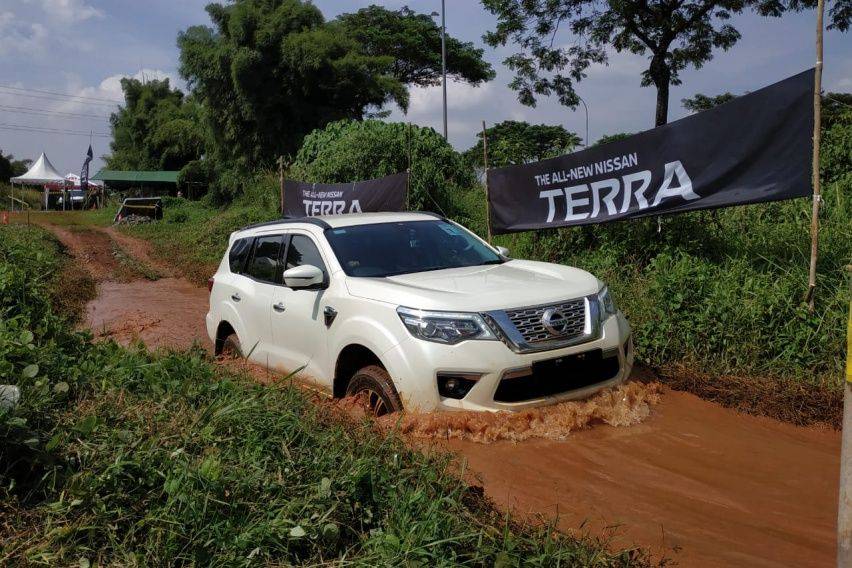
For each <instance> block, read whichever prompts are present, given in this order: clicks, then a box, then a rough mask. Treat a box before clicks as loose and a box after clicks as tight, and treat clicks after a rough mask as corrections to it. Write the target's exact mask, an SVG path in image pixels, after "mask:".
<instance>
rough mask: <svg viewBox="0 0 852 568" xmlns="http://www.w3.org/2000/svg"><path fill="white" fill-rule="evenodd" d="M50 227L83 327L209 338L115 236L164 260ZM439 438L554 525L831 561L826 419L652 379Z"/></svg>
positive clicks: (501, 495)
mask: <svg viewBox="0 0 852 568" xmlns="http://www.w3.org/2000/svg"><path fill="white" fill-rule="evenodd" d="M52 228H53V229H54V231H55V232H56V233H57V235H58V236H59V238H60V239H61V240H62V241H63V243H65V245H66V246H67V247H68V248H69V250H70V251H71V252H72V254H74V255H75V256H77V257H78V258H80V259H81V260H82V261H83V262H84V264H85V265H86V266H87V268H89V270H90V272H91V273H92V274H93V275H94V276H95V278H96V280H97V281H98V298H97V299H96V300H94V301H93V302H91V303H90V304H89V305H88V306H87V323H88V325H89V326H91V327H92V328H93V329H94V330H95V332H96V333H97V332H101V331H103V330H106V335H110V336H112V337H115V338H116V339H117V340H119V341H122V342H127V341H130V340H132V339H134V338H139V339H142V340H143V341H145V342H146V343H148V344H149V345H152V346H165V347H171V346H174V347H185V346H187V345H189V344H191V343H192V342H193V340H196V339H197V340H199V341H202V342H203V344H205V345H207V344H209V340H208V339H207V337H206V332H205V330H204V314H205V313H206V311H207V290H206V289H203V288H199V287H197V286H194V285H193V284H191V283H189V282H188V281H186V280H181V279H177V278H161V279H159V280H153V281H152V280H146V279H143V278H141V277H140V278H136V279H130V280H129V281H128V279H127V278H118V277H116V276H115V275H116V273H117V269H116V265H115V255H114V251H113V248H114V247H119V248H120V249H122V250H123V252H124V254H125V255H128V256H131V257H133V258H136V259H138V260H139V261H140V262H142V263H145V264H147V265H148V266H149V267H152V268H155V269H156V270H157V271H158V272H159V273H161V274H167V273H166V272H164V269H163V268H162V266H161V265H162V264H163V263H154V262H151V259H150V258H147V260H146V256H147V251H148V250H149V248H148V245H147V243H144V242H141V241H135V243H134V239H131V238H130V237H127V236H125V235H120V234H115V233H112V232H107V231H105V230H101V229H91V228H90V229H88V230H85V231H83V230H71V231H69V230H66V229H57V228H55V227H52ZM107 251H113V252H109V254H107ZM140 257H141V258H140ZM118 272H121V271H118ZM121 280H123V281H121ZM442 445H444V446H448V447H450V448H451V449H453V450H455V451H457V452H459V453H461V455H462V456H464V457H465V458H466V459H467V461H468V463H469V466H470V468H471V469H472V470H473V471H474V472H475V475H476V476H478V477H479V478H480V479H481V481H482V483H483V485H484V487H485V491H486V493H487V495H489V496H490V497H491V498H492V499H494V501H495V502H496V503H497V504H498V505H500V506H503V507H509V508H511V509H512V510H513V511H515V512H516V513H518V514H524V515H531V516H535V515H537V514H542V515H545V516H547V517H549V518H552V517H553V515H557V514H558V517H559V527H560V528H561V529H562V530H565V531H575V530H580V531H583V530H589V531H590V532H591V534H602V533H608V532H612V533H614V541H613V546H617V547H622V546H630V545H632V544H634V543H635V544H636V545H639V546H642V547H648V548H650V549H651V550H652V551H653V552H654V555H655V557H657V558H660V557H668V558H670V559H671V560H673V561H675V562H676V563H677V564H679V565H681V566H832V565H833V564H834V558H835V544H834V531H835V517H836V504H837V493H838V468H839V454H840V436H839V433H838V432H836V431H832V430H819V429H815V428H799V427H795V426H791V425H789V424H785V423H781V422H777V421H774V420H770V419H765V418H757V417H753V416H747V415H743V414H739V413H737V412H734V411H731V410H728V409H725V408H722V407H720V406H718V405H716V404H712V403H709V402H706V401H703V400H700V399H698V398H696V397H694V396H692V395H689V394H685V393H681V392H673V391H665V392H664V393H663V395H662V397H661V401H660V402H659V404H657V405H656V406H653V407H652V408H651V412H650V416H649V417H648V418H647V419H645V420H644V421H643V422H641V423H639V424H637V425H633V426H628V427H620V428H616V427H611V426H605V425H596V426H594V427H592V428H590V429H587V430H583V431H579V432H572V433H571V434H570V435H569V436H568V438H567V439H566V440H564V441H549V440H538V439H531V440H526V441H524V442H520V443H511V442H496V443H492V444H477V443H473V442H465V441H457V440H453V441H449V442H446V443H445V444H442ZM584 523H585V524H584Z"/></svg>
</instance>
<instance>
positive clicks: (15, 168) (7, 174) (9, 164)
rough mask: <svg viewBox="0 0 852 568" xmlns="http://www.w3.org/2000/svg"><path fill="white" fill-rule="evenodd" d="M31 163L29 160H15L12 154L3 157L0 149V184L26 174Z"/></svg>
mask: <svg viewBox="0 0 852 568" xmlns="http://www.w3.org/2000/svg"><path fill="white" fill-rule="evenodd" d="M32 163H33V161H32V160H30V159H26V160H16V159H15V156H13V155H12V154H5V155H4V154H3V150H2V149H0V183H7V182H8V181H9V178H13V177H16V176H19V175H22V174H25V173H27V170H28V169H30V166H31V165H32Z"/></svg>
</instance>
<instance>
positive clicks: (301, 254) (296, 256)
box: [284, 235, 326, 272]
mask: <svg viewBox="0 0 852 568" xmlns="http://www.w3.org/2000/svg"><path fill="white" fill-rule="evenodd" d="M303 264H310V265H312V266H316V267H317V268H319V269H320V270H322V271H323V272H325V271H326V270H325V263H324V262H323V261H322V256H321V255H320V252H319V249H317V245H315V244H314V241H312V240H311V239H310V238H309V237H306V236H304V235H293V239H292V240H291V241H290V248H289V249H288V250H287V266H285V268H284V270H287V269H290V268H293V267H295V266H301V265H303Z"/></svg>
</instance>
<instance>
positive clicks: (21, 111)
mask: <svg viewBox="0 0 852 568" xmlns="http://www.w3.org/2000/svg"><path fill="white" fill-rule="evenodd" d="M0 112H11V113H15V114H30V115H34V116H52V117H58V118H72V119H79V118H95V119H98V120H101V121H105V122H109V117H108V116H104V115H98V114H80V113H76V112H62V111H51V110H42V109H37V108H29V107H16V106H7V105H0Z"/></svg>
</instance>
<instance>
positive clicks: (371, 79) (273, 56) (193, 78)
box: [178, 0, 492, 170]
mask: <svg viewBox="0 0 852 568" xmlns="http://www.w3.org/2000/svg"><path fill="white" fill-rule="evenodd" d="M207 12H208V14H209V15H210V18H211V20H212V21H213V25H214V28H209V27H205V26H194V27H191V28H189V29H188V30H186V31H185V32H183V33H181V34H180V35H179V37H178V46H179V48H180V60H181V67H180V71H181V74H182V75H183V76H184V77H185V78H186V80H187V81H188V83H189V85H190V86H191V88H192V89H193V92H194V93H195V94H196V95H197V96H198V97H199V98H200V100H202V101H203V104H204V106H205V108H206V110H207V111H208V113H207V117H208V120H209V122H210V125H211V130H212V136H213V139H214V148H213V149H214V153H215V157H216V158H218V159H219V160H220V161H222V162H225V163H227V164H230V165H233V166H235V167H237V168H239V169H242V170H250V169H255V168H256V167H258V166H261V167H262V166H271V165H272V164H273V162H274V160H275V158H276V157H277V156H279V155H286V154H292V153H295V152H296V150H297V149H298V148H299V145H300V144H301V142H302V139H303V137H304V136H305V135H306V134H307V133H309V132H311V131H312V130H314V129H316V128H322V127H324V126H325V125H326V124H328V123H330V122H333V121H337V120H341V119H361V118H364V117H365V116H367V115H369V114H371V111H372V110H378V109H381V107H382V106H384V105H386V104H387V103H390V102H396V103H397V104H398V105H399V106H400V107H401V108H402V109H403V110H405V109H407V107H408V90H407V88H406V86H407V85H409V84H415V85H422V84H430V82H434V80H435V79H434V74H435V63H434V60H433V58H432V56H431V55H429V54H426V53H423V52H422V51H421V50H423V49H426V47H427V46H429V45H431V42H433V41H434V29H433V28H434V26H433V25H432V27H431V28H427V27H426V25H425V24H426V21H425V20H424V17H423V16H418V15H415V14H414V13H413V12H411V11H408V10H400V11H397V12H390V11H387V10H384V9H381V8H368V9H366V10H362V11H360V12H356V13H355V14H348V15H345V16H342V17H341V18H340V19H339V20H336V21H333V22H326V21H325V19H324V18H323V15H322V13H321V12H320V11H319V9H318V8H316V7H315V6H314V5H313V4H311V3H310V2H307V1H302V0H237V1H235V2H233V3H229V4H227V5H223V4H210V5H208V6H207ZM427 19H428V18H427ZM385 25H387V28H384V27H382V26H385ZM430 25H431V24H430ZM409 33H418V34H423V35H422V37H407V38H406V37H404V36H405V34H409ZM450 44H451V45H452V46H454V47H453V49H454V54H453V59H451V65H452V66H451V72H452V73H453V74H455V75H457V76H461V77H465V78H468V79H469V80H471V81H472V82H474V83H478V82H481V81H483V80H486V79H488V78H490V76H491V73H492V72H491V70H490V68H489V67H488V66H487V64H485V63H483V62H481V60H480V61H479V62H477V61H476V60H477V59H478V58H479V57H480V56H481V52H479V51H478V50H475V49H473V48H472V47H471V46H470V45H469V44H463V43H460V42H457V41H454V40H453V41H450Z"/></svg>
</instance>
